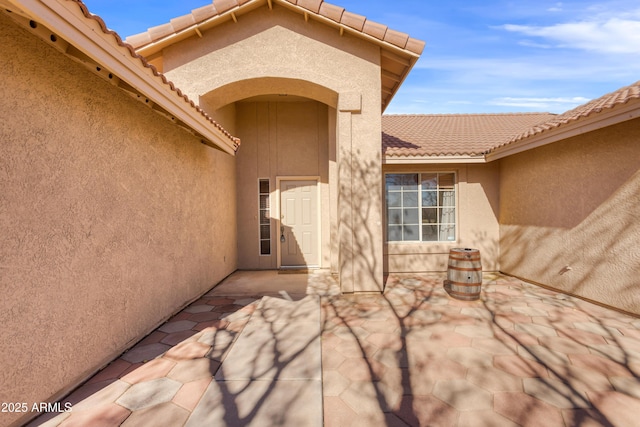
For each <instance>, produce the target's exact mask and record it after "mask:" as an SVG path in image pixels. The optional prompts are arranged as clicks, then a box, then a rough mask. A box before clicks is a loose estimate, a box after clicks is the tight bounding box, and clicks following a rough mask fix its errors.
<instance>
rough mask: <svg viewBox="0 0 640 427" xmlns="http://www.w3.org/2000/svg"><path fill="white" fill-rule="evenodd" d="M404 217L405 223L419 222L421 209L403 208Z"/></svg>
mask: <svg viewBox="0 0 640 427" xmlns="http://www.w3.org/2000/svg"><path fill="white" fill-rule="evenodd" d="M403 213H404V218H403V220H404V221H403V224H418V222H419V220H418V215H419V213H420V210H419V209H417V208H416V209H403Z"/></svg>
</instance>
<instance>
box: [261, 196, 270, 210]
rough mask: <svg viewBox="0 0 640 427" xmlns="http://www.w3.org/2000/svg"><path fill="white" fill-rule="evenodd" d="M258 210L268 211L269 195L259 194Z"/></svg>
mask: <svg viewBox="0 0 640 427" xmlns="http://www.w3.org/2000/svg"><path fill="white" fill-rule="evenodd" d="M260 209H269V195H268V194H261V195H260Z"/></svg>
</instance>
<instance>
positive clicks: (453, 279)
mask: <svg viewBox="0 0 640 427" xmlns="http://www.w3.org/2000/svg"><path fill="white" fill-rule="evenodd" d="M481 287H482V263H481V262H480V251H479V250H477V249H469V248H454V249H451V251H449V264H448V268H447V280H445V281H444V289H445V291H447V293H448V294H449V295H451V296H452V297H453V298H456V299H459V300H463V301H475V300H477V299H479V298H480V288H481Z"/></svg>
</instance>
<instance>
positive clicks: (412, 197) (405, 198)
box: [402, 191, 418, 208]
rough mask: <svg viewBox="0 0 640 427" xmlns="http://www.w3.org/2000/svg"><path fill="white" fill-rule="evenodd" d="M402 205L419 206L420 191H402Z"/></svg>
mask: <svg viewBox="0 0 640 427" xmlns="http://www.w3.org/2000/svg"><path fill="white" fill-rule="evenodd" d="M402 202H403V203H402V205H403V206H404V207H405V208H417V207H418V192H417V191H407V192H404V193H402Z"/></svg>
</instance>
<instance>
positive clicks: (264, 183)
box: [260, 179, 269, 194]
mask: <svg viewBox="0 0 640 427" xmlns="http://www.w3.org/2000/svg"><path fill="white" fill-rule="evenodd" d="M260 192H261V193H266V194H269V180H268V179H261V180H260Z"/></svg>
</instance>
